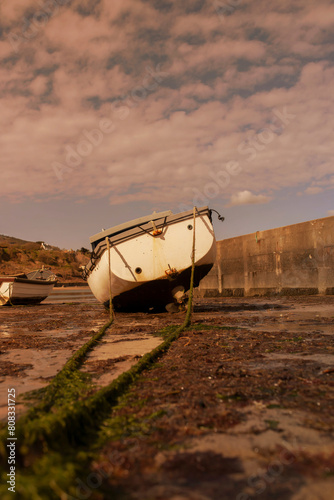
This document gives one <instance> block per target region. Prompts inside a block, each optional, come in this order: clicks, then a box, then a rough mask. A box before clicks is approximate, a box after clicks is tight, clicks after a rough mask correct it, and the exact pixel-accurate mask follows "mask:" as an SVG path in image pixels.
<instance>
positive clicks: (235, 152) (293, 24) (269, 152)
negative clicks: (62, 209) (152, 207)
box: [0, 0, 334, 204]
mask: <svg viewBox="0 0 334 500" xmlns="http://www.w3.org/2000/svg"><path fill="white" fill-rule="evenodd" d="M37 5H38V4H36V3H35V1H27V2H23V1H18V0H12V2H10V3H8V4H4V5H3V6H1V9H2V14H3V15H2V18H1V24H2V29H3V30H4V33H5V37H4V38H3V40H4V41H2V42H1V43H0V59H1V66H0V81H1V93H0V105H1V109H2V112H1V123H0V147H1V163H2V165H1V169H0V194H1V195H2V196H9V197H11V198H15V199H17V198H19V199H24V198H32V199H39V198H40V197H43V196H44V197H46V198H50V197H51V198H52V197H56V198H59V199H61V198H69V197H72V196H81V197H101V196H108V197H109V198H110V200H111V203H126V202H131V201H144V200H147V201H151V200H156V202H161V203H176V202H179V201H180V200H181V201H184V202H185V203H187V202H190V201H191V200H192V199H193V197H194V193H195V192H198V190H199V191H201V192H203V186H205V185H206V184H207V183H208V182H212V179H211V177H210V175H211V174H214V173H216V174H217V173H219V172H221V171H223V170H224V169H225V168H226V164H228V162H229V161H235V162H238V164H239V166H240V173H239V174H238V175H236V176H232V177H231V178H230V180H229V182H228V183H226V185H224V187H222V185H221V186H219V189H220V192H219V196H220V198H221V199H223V200H225V201H226V202H227V201H228V200H230V199H231V202H232V201H233V200H234V202H237V203H240V202H241V203H246V202H247V203H251V202H252V203H255V202H256V203H260V202H261V203H266V202H267V201H268V200H269V199H270V196H271V193H272V192H273V191H276V190H279V189H282V188H283V189H284V188H291V187H298V189H300V190H302V189H305V192H306V193H307V194H312V193H316V192H320V191H319V190H320V189H330V188H333V187H334V183H333V181H332V180H331V179H333V178H332V177H331V176H332V174H333V165H332V142H333V138H332V134H331V130H332V117H333V114H334V97H333V93H332V91H331V87H332V82H333V80H334V68H333V66H332V63H331V62H330V53H331V51H332V43H331V37H330V34H331V30H330V23H331V22H332V21H333V19H334V18H333V6H331V5H328V2H325V1H320V2H319V3H318V4H317V5H316V6H315V5H314V4H313V2H311V1H306V2H305V1H303V2H302V1H301V0H296V2H294V6H293V8H292V7H291V3H289V2H287V1H285V0H284V1H278V0H276V1H274V2H272V3H271V4H270V8H269V7H268V3H267V2H264V1H262V0H259V1H258V2H242V3H240V6H236V8H235V9H234V11H233V12H232V13H231V15H229V16H226V17H225V20H224V23H222V21H221V19H220V18H219V16H218V15H217V13H216V11H215V9H214V7H213V3H212V4H210V3H203V2H197V3H196V5H195V3H194V2H187V3H186V4H183V3H180V2H176V1H170V2H167V3H164V4H159V3H158V2H146V1H145V2H143V1H142V2H138V1H135V0H128V1H127V2H123V1H121V0H117V1H114V2H108V1H107V0H105V1H102V0H101V1H100V2H97V1H94V2H90V1H88V0H87V1H85V2H79V1H77V0H75V1H72V2H70V3H68V5H66V6H65V5H64V6H63V7H59V9H58V10H57V12H55V13H54V15H52V16H50V17H49V19H48V22H47V23H45V25H44V26H42V27H41V28H40V29H39V30H37V32H36V36H34V37H32V38H31V39H29V40H28V39H27V40H24V43H22V44H21V45H20V47H19V50H18V51H17V52H16V51H15V50H13V48H12V47H11V44H10V42H9V41H8V39H6V35H8V33H10V32H12V33H14V34H18V35H20V36H23V35H22V29H23V25H24V18H25V16H26V15H28V14H27V13H29V12H30V14H29V15H30V17H31V16H33V14H34V12H36V9H37ZM161 6H162V7H163V8H162V7H161ZM38 8H40V7H38ZM34 9H35V10H34ZM313 15H314V17H313ZM312 19H314V22H313V21H312ZM159 64H160V66H159ZM115 103H117V105H116V104H115ZM291 116H293V118H291ZM280 117H281V118H280ZM289 117H290V118H289ZM104 119H109V120H111V121H112V122H113V127H114V128H113V131H112V132H110V133H109V134H104V135H103V139H102V141H101V142H100V143H99V144H98V145H91V146H92V147H89V144H88V146H87V147H88V149H89V150H90V152H89V154H86V155H83V156H82V157H81V158H80V163H79V164H78V165H77V166H76V167H72V166H71V167H70V168H69V167H68V165H67V164H66V155H67V151H68V148H74V150H75V151H77V150H78V148H79V149H80V144H81V145H82V142H83V141H87V137H86V135H85V134H86V132H87V131H88V132H89V131H92V130H95V129H97V128H98V127H99V124H100V121H101V120H104ZM81 149H82V148H81ZM88 149H87V151H88ZM77 154H78V153H77ZM54 162H58V163H61V164H63V165H65V166H67V167H68V170H67V172H66V173H64V176H63V182H60V181H59V180H58V179H57V177H56V175H55V172H54V169H53V167H52V165H53V164H54ZM8 166H10V171H9V167H8ZM305 186H306V187H305ZM196 190H197V191H196ZM259 191H260V192H261V193H263V194H261V195H255V194H252V193H255V192H259ZM235 193H237V194H235ZM245 193H246V194H245ZM233 197H234V198H233ZM245 200H246V201H245ZM234 204H235V203H234Z"/></svg>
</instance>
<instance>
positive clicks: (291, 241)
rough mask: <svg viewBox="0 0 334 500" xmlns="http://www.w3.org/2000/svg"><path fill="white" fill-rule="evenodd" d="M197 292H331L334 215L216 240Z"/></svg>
mask: <svg viewBox="0 0 334 500" xmlns="http://www.w3.org/2000/svg"><path fill="white" fill-rule="evenodd" d="M197 293H198V294H199V295H200V296H202V297H203V296H204V297H209V296H238V297H240V296H254V295H274V294H280V295H304V294H329V295H332V294H334V217H326V218H324V219H317V220H312V221H308V222H302V223H300V224H293V225H291V226H285V227H279V228H276V229H270V230H268V231H257V232H256V233H252V234H246V235H244V236H238V237H235V238H228V239H226V240H221V241H218V242H217V258H216V263H215V265H214V267H213V268H212V270H211V271H210V273H209V274H208V275H207V276H206V277H205V278H204V279H203V280H202V281H201V283H200V286H199V288H198V289H197Z"/></svg>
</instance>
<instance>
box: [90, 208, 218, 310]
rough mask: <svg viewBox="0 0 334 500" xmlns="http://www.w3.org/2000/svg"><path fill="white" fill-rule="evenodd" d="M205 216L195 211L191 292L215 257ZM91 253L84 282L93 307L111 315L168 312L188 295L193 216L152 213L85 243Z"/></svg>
mask: <svg viewBox="0 0 334 500" xmlns="http://www.w3.org/2000/svg"><path fill="white" fill-rule="evenodd" d="M211 212H212V211H211V210H209V208H208V207H202V208H200V209H197V212H196V219H195V239H196V240H195V241H196V250H195V278H194V286H198V284H199V282H200V280H201V279H202V278H203V277H204V276H205V275H206V274H207V273H208V272H209V271H210V269H211V268H212V266H213V263H214V260H215V255H216V240H215V235H214V230H213V227H212V218H211ZM90 242H91V245H92V249H93V253H92V255H91V260H90V262H89V263H88V264H87V266H86V269H85V271H84V278H85V279H87V282H88V285H89V287H90V288H91V290H92V292H93V294H94V295H95V297H96V298H97V300H98V301H99V302H102V303H103V304H104V305H105V306H106V307H108V306H109V301H110V296H111V298H112V303H113V307H114V308H115V310H123V311H148V310H156V309H160V310H161V309H164V308H165V307H166V308H167V310H172V307H171V306H172V305H173V304H177V303H180V302H182V300H183V298H184V294H185V292H186V291H187V290H189V285H190V274H191V257H192V242H193V211H192V210H189V211H186V212H182V213H178V214H173V213H172V212H171V211H166V212H159V213H156V212H154V213H153V214H151V215H148V216H146V217H142V218H140V219H135V220H132V221H130V222H127V223H125V224H121V225H119V226H116V227H112V228H110V229H107V230H103V231H102V232H100V233H98V234H96V235H94V236H92V237H91V238H90Z"/></svg>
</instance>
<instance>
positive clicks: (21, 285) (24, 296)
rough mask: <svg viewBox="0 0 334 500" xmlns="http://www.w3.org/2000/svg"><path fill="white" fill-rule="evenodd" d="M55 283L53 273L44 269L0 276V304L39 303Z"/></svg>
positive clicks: (48, 293)
mask: <svg viewBox="0 0 334 500" xmlns="http://www.w3.org/2000/svg"><path fill="white" fill-rule="evenodd" d="M56 283H57V279H56V278H55V276H54V274H52V273H51V272H50V271H48V270H44V269H40V270H38V271H32V272H30V273H28V274H24V273H21V274H17V275H14V276H0V306H5V305H23V304H39V303H40V302H42V300H44V299H46V298H47V297H48V296H49V295H50V293H51V292H52V289H53V287H54V286H55V284H56Z"/></svg>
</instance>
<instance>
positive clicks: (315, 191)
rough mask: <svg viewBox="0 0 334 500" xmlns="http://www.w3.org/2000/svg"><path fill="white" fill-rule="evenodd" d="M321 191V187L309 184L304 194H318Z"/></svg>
mask: <svg viewBox="0 0 334 500" xmlns="http://www.w3.org/2000/svg"><path fill="white" fill-rule="evenodd" d="M322 191H323V189H322V188H321V187H317V186H310V187H308V188H307V189H305V194H311V195H312V194H319V193H321V192H322Z"/></svg>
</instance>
